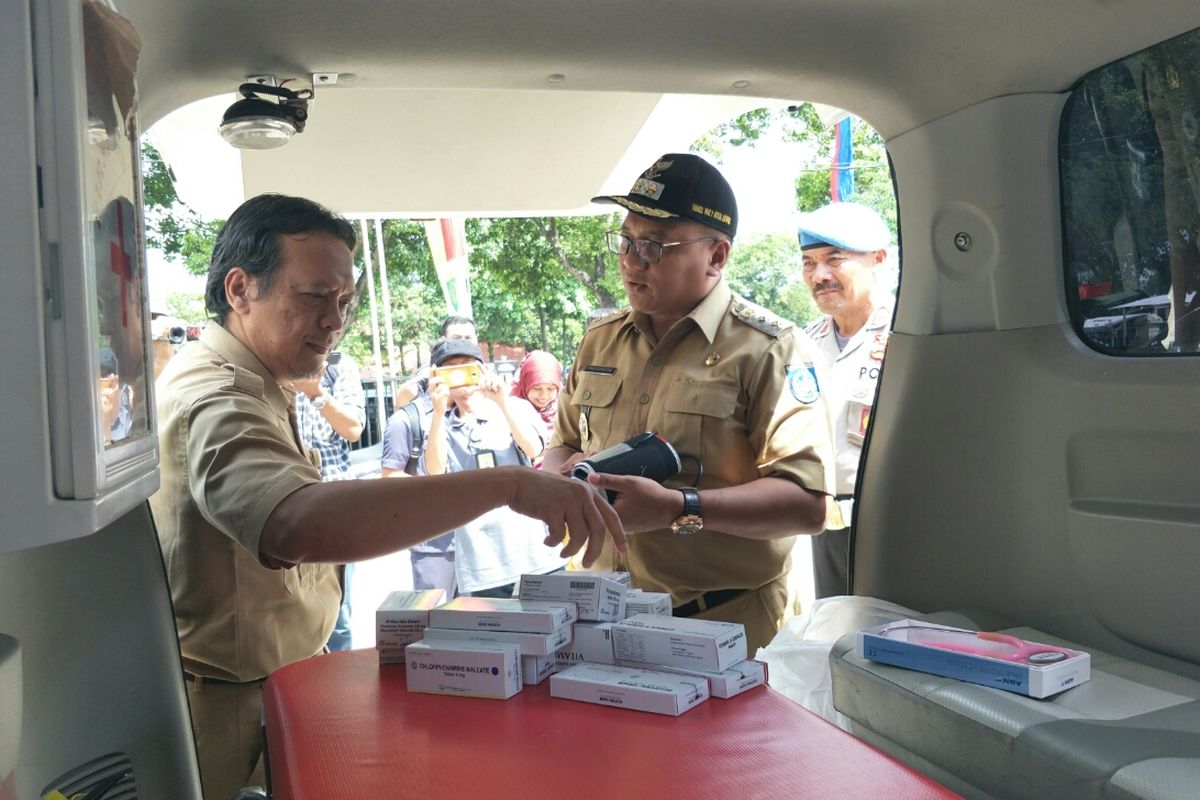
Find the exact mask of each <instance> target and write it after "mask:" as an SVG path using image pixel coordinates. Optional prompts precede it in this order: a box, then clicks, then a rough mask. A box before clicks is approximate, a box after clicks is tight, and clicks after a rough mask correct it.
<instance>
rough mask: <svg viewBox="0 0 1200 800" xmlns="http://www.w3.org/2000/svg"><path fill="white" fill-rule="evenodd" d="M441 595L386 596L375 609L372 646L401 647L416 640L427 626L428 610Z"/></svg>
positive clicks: (438, 591)
mask: <svg viewBox="0 0 1200 800" xmlns="http://www.w3.org/2000/svg"><path fill="white" fill-rule="evenodd" d="M445 594H446V593H445V592H444V591H443V590H441V589H426V590H424V591H418V592H392V593H391V594H389V595H388V596H387V597H386V598H385V599H384V601H383V602H382V603H380V605H379V608H377V609H376V610H375V647H376V648H379V649H381V650H382V649H383V648H403V647H404V645H406V644H408V643H409V642H415V641H418V640H419V639H420V638H421V632H422V631H424V630H425V628H426V626H428V625H429V610H430V609H431V608H434V607H435V606H436V605H437V604H438V603H440V602H442V598H443V597H444V596H445Z"/></svg>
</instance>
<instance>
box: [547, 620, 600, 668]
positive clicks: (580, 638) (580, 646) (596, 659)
mask: <svg viewBox="0 0 1200 800" xmlns="http://www.w3.org/2000/svg"><path fill="white" fill-rule="evenodd" d="M571 627H573V628H574V629H575V632H574V637H575V638H574V641H572V642H571V643H570V644H567V645H563V646H562V647H560V648H559V649H558V652H557V653H555V657H556V658H557V659H558V665H559V667H569V666H571V665H572V664H582V663H588V664H611V663H613V660H614V657H613V643H612V623H611V622H576V623H575V624H574V625H573V626H571Z"/></svg>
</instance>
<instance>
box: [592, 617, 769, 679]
mask: <svg viewBox="0 0 1200 800" xmlns="http://www.w3.org/2000/svg"><path fill="white" fill-rule="evenodd" d="M612 633H613V653H614V655H615V656H616V658H617V659H618V660H624V661H638V662H641V663H643V664H662V665H664V666H668V667H683V668H684V669H699V670H703V671H705V672H724V671H725V670H727V669H729V668H730V667H732V666H733V665H734V664H736V663H738V662H739V661H745V660H746V629H745V627H744V626H743V625H742V624H741V623H738V622H717V621H715V620H707V619H689V618H687V617H659V616H655V615H653V614H638V615H637V616H635V617H630V618H629V619H626V620H623V621H621V622H614V623H613V626H612Z"/></svg>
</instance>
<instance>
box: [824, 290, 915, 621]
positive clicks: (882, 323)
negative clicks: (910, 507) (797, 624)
mask: <svg viewBox="0 0 1200 800" xmlns="http://www.w3.org/2000/svg"><path fill="white" fill-rule="evenodd" d="M893 308H894V304H893V301H892V300H891V297H890V295H889V297H888V298H887V300H885V301H884V302H883V303H881V304H879V305H876V306H875V307H874V308H873V309H872V310H871V314H870V316H869V317H868V318H867V322H866V324H865V325H863V327H862V328H860V329H859V330H858V332H857V333H855V334H854V335H853V336H851V337H850V340H849V341H848V342H846V346H845V347H844V348H842V349H841V350H839V349H838V343H837V336H836V330H837V329H836V328H835V327H834V324H833V317H831V316H829V315H828V314H826V315H825V316H823V317H821V318H820V319H818V320H816V321H815V322H812V323H810V324H809V325H808V326H806V327H805V329H804V331H805V333H807V334H808V335H809V336H810V337H812V339H813V341H814V342H815V343H816V345H817V347H818V348H819V349H820V351H821V352H822V353H823V354H824V356H825V358H826V363H827V365H828V375H829V378H828V382H827V384H826V386H825V397H826V401H827V402H828V403H829V411H830V414H831V415H832V417H833V442H834V448H835V450H836V451H837V469H836V473H837V479H836V482H835V486H836V488H837V498H838V507H839V509H840V511H841V513H840V516H841V517H842V520H841V522H842V524H841V525H834V524H830V526H829V529H828V530H826V532H825V533H823V534H821V535H820V536H818V537H816V538H815V539H814V540H813V571H814V575H815V579H816V590H817V597H831V596H834V595H840V594H845V593H846V591H847V588H848V587H847V586H846V582H847V580H848V570H849V564H848V561H849V546H850V542H849V531H848V530H846V528H847V527H848V526H849V524H850V515H851V511H852V509H853V502H854V501H853V497H854V483H855V480H856V479H857V477H858V461H859V457H860V456H861V454H862V446H863V439H864V437H865V436H866V434H867V425H868V423H869V422H870V419H871V408H872V406H873V405H874V403H875V391H876V385H877V384H878V382H879V370H880V367H882V365H883V355H884V350H885V349H886V348H887V340H888V333H889V332H890V330H891V327H892V315H893Z"/></svg>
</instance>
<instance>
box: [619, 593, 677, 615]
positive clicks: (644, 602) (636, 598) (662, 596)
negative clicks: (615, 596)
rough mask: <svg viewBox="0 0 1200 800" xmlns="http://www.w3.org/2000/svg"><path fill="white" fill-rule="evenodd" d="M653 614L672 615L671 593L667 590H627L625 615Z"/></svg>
mask: <svg viewBox="0 0 1200 800" xmlns="http://www.w3.org/2000/svg"><path fill="white" fill-rule="evenodd" d="M638 614H653V615H655V616H656V617H669V616H671V595H669V594H667V593H666V592H643V591H642V590H641V589H629V590H627V591H626V592H625V616H627V617H636V616H637V615H638Z"/></svg>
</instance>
